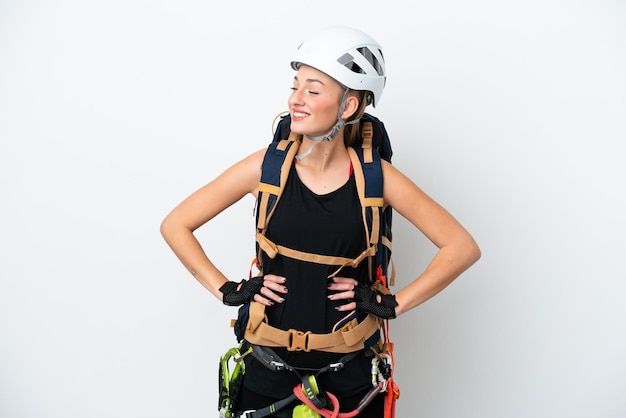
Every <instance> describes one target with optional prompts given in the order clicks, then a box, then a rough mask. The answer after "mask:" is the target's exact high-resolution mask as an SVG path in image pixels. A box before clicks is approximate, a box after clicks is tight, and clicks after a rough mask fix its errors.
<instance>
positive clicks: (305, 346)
mask: <svg viewBox="0 0 626 418" xmlns="http://www.w3.org/2000/svg"><path fill="white" fill-rule="evenodd" d="M289 333H290V334H291V335H290V336H289V347H287V350H288V351H306V352H307V353H308V352H309V351H311V349H310V348H309V334H311V331H307V332H302V331H298V330H296V329H290V330H289Z"/></svg>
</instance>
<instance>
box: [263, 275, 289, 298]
mask: <svg viewBox="0 0 626 418" xmlns="http://www.w3.org/2000/svg"><path fill="white" fill-rule="evenodd" d="M276 277H278V276H276ZM263 287H264V288H266V289H270V290H272V291H274V292H278V293H283V294H285V293H287V286H285V285H283V284H282V282H280V283H277V282H275V281H273V280H264V281H263ZM261 290H262V289H261Z"/></svg>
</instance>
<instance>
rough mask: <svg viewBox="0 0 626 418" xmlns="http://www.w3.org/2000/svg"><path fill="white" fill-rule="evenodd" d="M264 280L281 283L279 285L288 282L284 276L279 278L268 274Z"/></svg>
mask: <svg viewBox="0 0 626 418" xmlns="http://www.w3.org/2000/svg"><path fill="white" fill-rule="evenodd" d="M263 278H264V279H265V280H266V281H268V282H272V283H279V284H283V283H285V282H286V281H287V279H286V278H284V277H282V276H277V275H275V274H266V275H265V276H263Z"/></svg>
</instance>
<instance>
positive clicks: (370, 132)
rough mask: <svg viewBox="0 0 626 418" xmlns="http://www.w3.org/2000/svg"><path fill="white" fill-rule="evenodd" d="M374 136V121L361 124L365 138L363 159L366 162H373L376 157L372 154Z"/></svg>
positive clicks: (362, 134) (362, 135)
mask: <svg viewBox="0 0 626 418" xmlns="http://www.w3.org/2000/svg"><path fill="white" fill-rule="evenodd" d="M373 136H374V127H373V125H372V122H363V126H361V137H362V138H363V144H362V145H361V147H362V148H363V161H364V162H366V163H371V162H372V161H374V157H373V156H372V138H373Z"/></svg>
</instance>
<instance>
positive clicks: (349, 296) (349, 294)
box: [328, 290, 354, 300]
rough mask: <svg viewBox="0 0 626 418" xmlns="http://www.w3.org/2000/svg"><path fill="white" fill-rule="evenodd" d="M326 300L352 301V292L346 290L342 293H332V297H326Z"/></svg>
mask: <svg viewBox="0 0 626 418" xmlns="http://www.w3.org/2000/svg"><path fill="white" fill-rule="evenodd" d="M328 299H330V300H344V299H354V291H352V290H346V291H344V292H337V293H333V294H332V295H328Z"/></svg>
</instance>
